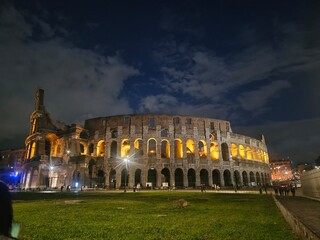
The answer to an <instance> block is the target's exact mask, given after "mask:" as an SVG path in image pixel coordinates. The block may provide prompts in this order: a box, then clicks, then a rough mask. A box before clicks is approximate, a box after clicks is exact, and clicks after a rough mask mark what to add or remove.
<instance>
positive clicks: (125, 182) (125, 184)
mask: <svg viewBox="0 0 320 240" xmlns="http://www.w3.org/2000/svg"><path fill="white" fill-rule="evenodd" d="M128 161H129V160H128V158H125V159H124V162H125V166H126V171H125V173H124V192H127V177H128V176H127V175H128Z"/></svg>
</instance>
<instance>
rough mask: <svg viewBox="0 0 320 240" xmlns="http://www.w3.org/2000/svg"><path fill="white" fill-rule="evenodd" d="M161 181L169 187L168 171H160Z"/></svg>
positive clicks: (165, 169) (166, 169)
mask: <svg viewBox="0 0 320 240" xmlns="http://www.w3.org/2000/svg"><path fill="white" fill-rule="evenodd" d="M161 181H162V183H168V186H170V171H169V169H168V168H164V169H162V171H161ZM162 183H161V184H162Z"/></svg>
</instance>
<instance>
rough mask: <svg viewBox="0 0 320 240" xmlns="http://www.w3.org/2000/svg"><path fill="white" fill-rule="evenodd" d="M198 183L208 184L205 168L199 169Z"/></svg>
mask: <svg viewBox="0 0 320 240" xmlns="http://www.w3.org/2000/svg"><path fill="white" fill-rule="evenodd" d="M200 184H203V185H204V186H206V187H207V186H209V178H208V171H207V170H206V169H201V171H200Z"/></svg>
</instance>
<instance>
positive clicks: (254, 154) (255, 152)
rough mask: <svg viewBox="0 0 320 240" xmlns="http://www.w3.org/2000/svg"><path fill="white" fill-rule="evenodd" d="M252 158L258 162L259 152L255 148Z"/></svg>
mask: <svg viewBox="0 0 320 240" xmlns="http://www.w3.org/2000/svg"><path fill="white" fill-rule="evenodd" d="M252 157H253V159H254V160H258V156H257V150H256V149H255V148H252Z"/></svg>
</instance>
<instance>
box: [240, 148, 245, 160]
mask: <svg viewBox="0 0 320 240" xmlns="http://www.w3.org/2000/svg"><path fill="white" fill-rule="evenodd" d="M239 154H240V157H241V158H242V159H244V158H245V157H246V153H245V151H244V146H243V145H239Z"/></svg>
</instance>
